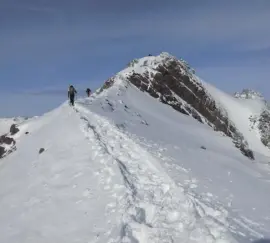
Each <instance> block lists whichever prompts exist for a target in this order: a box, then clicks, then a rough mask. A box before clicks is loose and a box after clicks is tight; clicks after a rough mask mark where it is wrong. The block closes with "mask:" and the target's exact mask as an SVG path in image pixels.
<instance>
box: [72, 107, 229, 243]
mask: <svg viewBox="0 0 270 243" xmlns="http://www.w3.org/2000/svg"><path fill="white" fill-rule="evenodd" d="M77 111H78V112H79V115H80V116H81V119H82V120H83V121H84V123H85V128H84V132H85V135H86V136H87V137H88V138H89V139H90V140H91V142H94V141H93V136H95V139H96V142H95V143H99V144H100V145H102V146H103V148H104V152H106V153H107V154H109V155H111V156H112V158H113V159H114V161H115V163H117V164H118V166H119V170H120V171H121V174H122V178H123V182H124V184H125V186H126V189H127V195H126V198H125V199H124V200H122V203H120V204H122V208H121V214H123V218H122V222H121V225H122V236H121V239H120V242H183V241H185V242H233V239H232V238H231V237H230V234H229V233H228V232H227V229H226V227H227V226H228V225H227V222H226V216H227V215H226V212H223V211H218V210H214V208H212V209H211V210H206V209H207V207H206V205H203V204H202V203H201V204H200V203H198V201H197V200H195V199H194V198H192V197H191V196H187V195H185V194H184V189H183V188H182V187H178V186H176V185H175V183H174V182H173V181H172V180H171V179H170V178H169V177H168V175H167V174H166V173H164V171H163V170H162V167H161V166H160V164H159V162H158V161H156V160H155V159H154V158H153V157H152V156H151V155H150V154H149V153H147V152H146V151H145V150H143V149H142V148H141V147H140V146H138V145H137V144H135V143H134V142H133V141H132V140H130V139H129V138H128V137H126V135H124V134H122V133H121V132H120V131H118V130H117V128H116V127H114V126H113V125H112V124H111V123H110V122H109V121H108V120H106V119H104V118H101V117H100V116H98V115H96V114H94V113H92V112H90V111H89V110H87V109H85V108H84V107H83V106H82V105H77ZM208 209H210V208H208ZM117 242H119V241H118V240H117Z"/></svg>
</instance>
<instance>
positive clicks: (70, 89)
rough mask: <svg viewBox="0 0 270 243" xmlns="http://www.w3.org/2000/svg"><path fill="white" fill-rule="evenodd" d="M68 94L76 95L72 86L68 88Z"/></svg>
mask: <svg viewBox="0 0 270 243" xmlns="http://www.w3.org/2000/svg"><path fill="white" fill-rule="evenodd" d="M69 93H70V94H75V93H76V90H75V88H74V87H73V86H72V85H71V86H69Z"/></svg>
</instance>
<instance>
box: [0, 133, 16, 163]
mask: <svg viewBox="0 0 270 243" xmlns="http://www.w3.org/2000/svg"><path fill="white" fill-rule="evenodd" d="M15 145H16V141H15V140H14V139H13V138H11V137H9V136H7V135H2V136H0V159H2V158H3V157H5V156H7V155H8V154H10V153H12V152H13V151H14V150H16V146H15Z"/></svg>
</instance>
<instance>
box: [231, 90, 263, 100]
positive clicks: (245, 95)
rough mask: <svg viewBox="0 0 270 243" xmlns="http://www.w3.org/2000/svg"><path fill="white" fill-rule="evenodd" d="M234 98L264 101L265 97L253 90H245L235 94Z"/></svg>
mask: <svg viewBox="0 0 270 243" xmlns="http://www.w3.org/2000/svg"><path fill="white" fill-rule="evenodd" d="M234 97H235V98H238V99H253V100H254V99H260V100H264V97H263V95H262V94H261V93H260V92H258V91H255V90H252V89H243V90H242V91H241V92H235V93H234Z"/></svg>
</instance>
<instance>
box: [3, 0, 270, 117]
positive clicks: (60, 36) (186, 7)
mask: <svg viewBox="0 0 270 243" xmlns="http://www.w3.org/2000/svg"><path fill="white" fill-rule="evenodd" d="M269 23H270V1H268V0H257V1H253V0H237V1H235V0H226V1H225V0H224V1H215V0H205V1H201V0H191V1H181V0H168V1H160V0H147V1H146V0H137V1H128V0H114V1H109V0H99V1H91V0H65V1H64V0H0V84H1V89H0V102H1V104H3V105H1V106H0V116H2V117H3V116H14V115H34V114H41V113H43V112H44V111H47V110H49V109H52V108H54V107H55V106H57V105H59V104H60V103H61V102H63V101H64V100H65V99H66V93H67V92H66V90H67V86H68V85H69V84H70V83H72V84H75V85H76V86H77V87H79V89H82V90H83V89H84V88H85V87H86V86H89V87H90V88H92V89H95V88H97V87H99V86H100V85H101V84H102V83H103V81H104V80H105V79H107V78H108V77H110V76H112V75H113V74H115V73H116V72H118V71H120V70H121V69H123V68H124V67H125V66H126V64H127V63H128V62H129V61H130V60H132V59H134V58H137V57H142V56H145V55H148V54H149V53H152V54H159V53H160V52H162V51H166V52H170V53H171V54H173V55H175V56H177V57H179V58H184V59H186V60H187V61H188V62H189V63H190V65H191V66H193V67H194V68H195V69H196V71H197V74H198V75H199V76H201V77H202V78H203V79H204V80H205V81H207V82H210V83H212V84H214V85H215V86H217V87H219V88H220V89H222V90H224V91H227V92H230V93H233V92H234V91H239V90H241V89H242V88H253V89H256V90H258V91H260V92H262V93H263V94H264V95H265V96H266V98H268V99H270V79H269V77H270V68H269V66H270V24H269ZM82 94H83V95H84V93H82Z"/></svg>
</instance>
